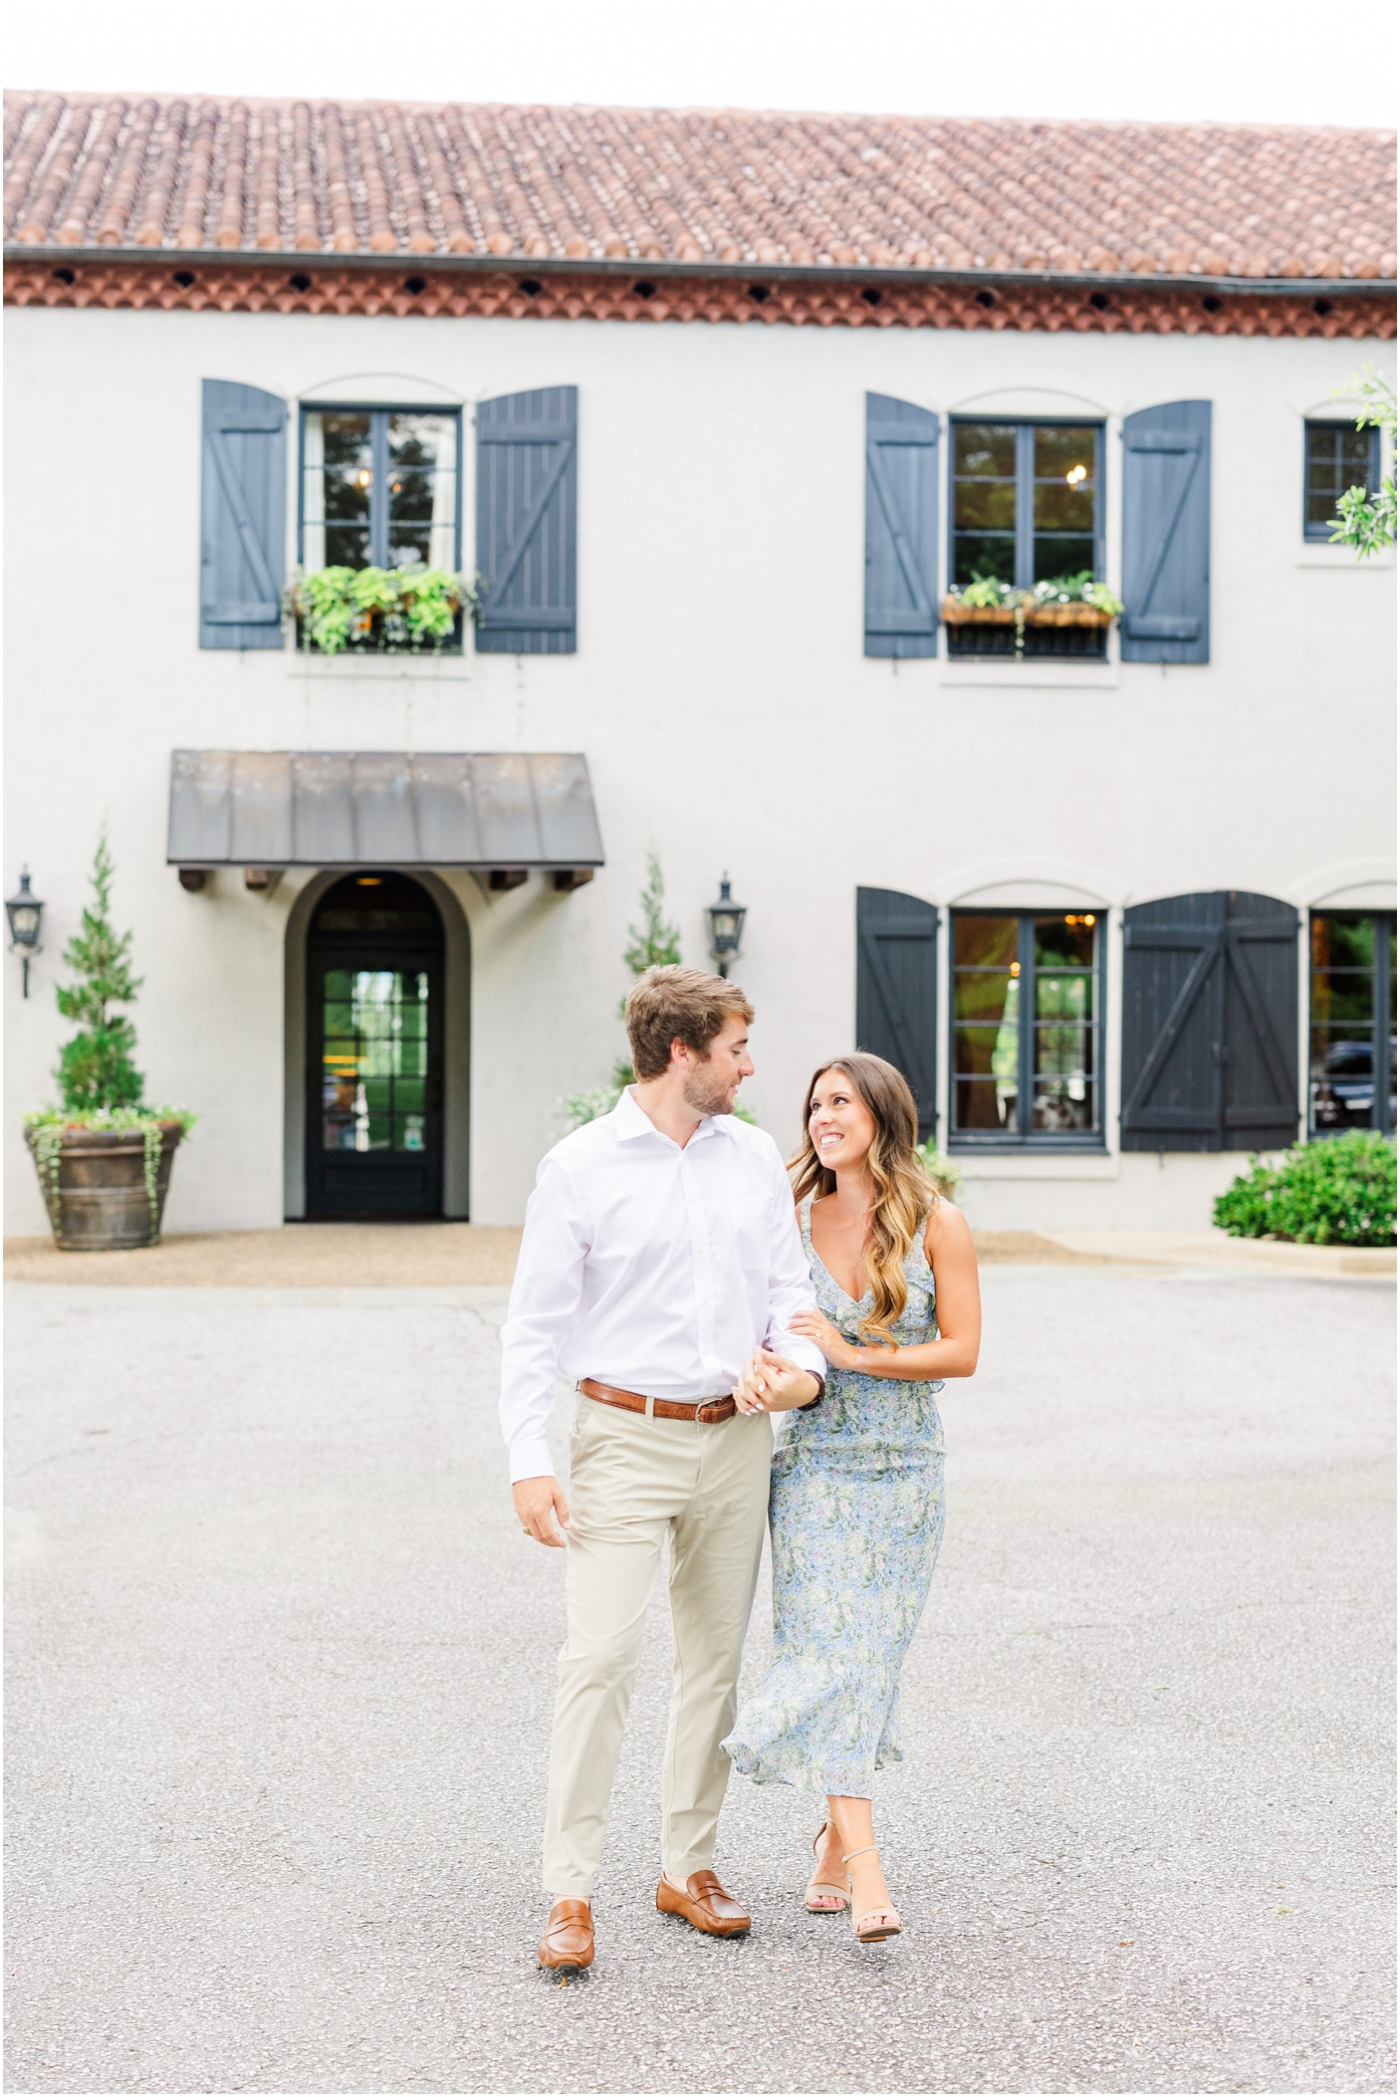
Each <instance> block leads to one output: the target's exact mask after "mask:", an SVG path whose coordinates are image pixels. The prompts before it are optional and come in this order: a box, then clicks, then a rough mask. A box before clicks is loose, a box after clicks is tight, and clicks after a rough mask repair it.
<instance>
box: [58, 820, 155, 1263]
mask: <svg viewBox="0 0 1400 2097" xmlns="http://www.w3.org/2000/svg"><path fill="white" fill-rule="evenodd" d="M112 878H113V867H112V855H111V849H110V847H109V845H108V842H107V831H106V826H105V825H104V826H103V828H102V830H101V831H100V833H99V835H98V840H97V852H96V856H95V858H94V860H93V868H92V885H93V891H94V903H93V905H92V906H91V907H89V908H87V909H85V910H84V911H83V920H82V925H81V927H80V929H79V931H78V932H77V933H76V934H75V936H74V937H73V938H72V939H71V940H70V941H69V943H68V945H67V947H66V948H65V950H64V956H63V958H64V960H65V961H66V962H67V964H68V966H69V967H70V968H71V969H75V970H76V971H77V973H78V981H77V982H76V983H71V984H66V985H65V984H61V985H60V986H59V988H58V993H57V996H58V1009H59V1011H60V1012H61V1013H62V1015H63V1017H64V1018H65V1019H76V1020H79V1021H81V1022H83V1024H82V1025H81V1026H80V1027H79V1030H78V1032H77V1033H76V1034H75V1035H74V1036H73V1038H72V1040H71V1041H68V1042H65V1044H64V1046H63V1049H62V1051H61V1052H60V1055H59V1061H58V1068H57V1070H56V1071H55V1073H54V1075H55V1077H56V1078H57V1079H58V1082H59V1090H60V1092H61V1094H62V1099H61V1103H60V1104H59V1105H57V1106H53V1107H41V1108H40V1109H38V1110H37V1112H34V1113H30V1114H26V1115H25V1117H24V1135H25V1141H26V1143H27V1144H28V1145H29V1148H30V1150H31V1152H32V1153H33V1156H34V1163H35V1167H36V1169H37V1171H38V1174H39V1190H40V1192H41V1193H42V1195H43V1197H44V1206H45V1208H46V1209H47V1210H48V1212H49V1220H50V1222H51V1223H52V1225H53V1232H54V1239H55V1242H56V1243H57V1244H58V1246H59V1247H60V1248H61V1249H62V1250H64V1251H78V1250H84V1251H92V1252H106V1251H111V1250H115V1249H117V1248H121V1247H135V1246H139V1245H155V1244H157V1243H158V1242H159V1239H160V1220H161V1214H162V1211H163V1209H164V1206H165V1196H166V1190H167V1189H168V1187H169V1184H170V1171H171V1165H172V1163H173V1160H174V1154H175V1149H176V1146H177V1145H178V1144H179V1143H180V1141H181V1140H182V1138H183V1137H185V1136H187V1135H188V1134H189V1132H190V1130H191V1129H192V1128H193V1127H194V1122H195V1117H194V1115H193V1114H190V1113H188V1112H187V1111H186V1110H185V1109H184V1108H183V1107H151V1106H144V1105H143V1104H142V1102H141V1095H142V1093H143V1091H144V1090H145V1080H144V1078H143V1077H142V1075H141V1073H140V1071H139V1070H138V1069H137V1068H136V1065H135V1063H134V1062H133V1060H132V1058H133V1053H134V1051H135V1048H136V1030H135V1028H134V1027H133V1026H132V1024H131V1021H130V1020H129V1019H128V1018H127V1017H126V1015H125V1013H121V1012H117V1011H114V1010H113V1007H114V1006H117V1005H129V1004H131V1003H132V1002H133V1000H134V999H135V997H136V993H137V991H138V990H139V989H140V988H141V982H140V978H139V977H137V976H134V975H133V974H132V971H131V934H130V933H129V932H118V931H117V930H116V928H115V927H114V925H113V923H112V915H111V892H112Z"/></svg>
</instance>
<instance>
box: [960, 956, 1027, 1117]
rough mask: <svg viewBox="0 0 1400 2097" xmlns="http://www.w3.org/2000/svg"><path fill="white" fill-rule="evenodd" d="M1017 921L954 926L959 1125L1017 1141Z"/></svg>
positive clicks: (1018, 999) (1018, 996)
mask: <svg viewBox="0 0 1400 2097" xmlns="http://www.w3.org/2000/svg"><path fill="white" fill-rule="evenodd" d="M1018 939H1019V923H1018V920H1017V919H1016V918H1014V917H964V916H962V915H959V916H957V917H955V918H954V919H953V1126H954V1128H957V1129H982V1130H986V1131H988V1132H992V1131H997V1130H999V1131H1001V1132H1002V1133H1003V1134H1010V1135H1015V1134H1016V1133H1017V1132H1018V1131H1017V1112H1018V1105H1019V1093H1020V1012H1021V985H1020V974H1021V965H1020V962H1019V961H1018V959H1017V951H1018Z"/></svg>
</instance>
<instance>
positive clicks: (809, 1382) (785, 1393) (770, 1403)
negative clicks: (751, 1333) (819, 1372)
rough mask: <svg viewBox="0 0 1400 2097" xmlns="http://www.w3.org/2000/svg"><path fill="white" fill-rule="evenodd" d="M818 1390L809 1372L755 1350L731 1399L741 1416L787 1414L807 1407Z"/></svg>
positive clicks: (780, 1356) (777, 1357) (764, 1351)
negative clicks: (746, 1414)
mask: <svg viewBox="0 0 1400 2097" xmlns="http://www.w3.org/2000/svg"><path fill="white" fill-rule="evenodd" d="M819 1388H820V1387H819V1385H818V1383H817V1379H816V1377H815V1376H814V1375H813V1374H812V1372H811V1370H810V1369H799V1368H798V1366H797V1363H796V1362H790V1361H788V1359H787V1358H786V1356H785V1355H781V1354H770V1353H769V1352H768V1350H767V1348H766V1347H756V1348H755V1349H754V1352H753V1354H752V1356H751V1357H750V1359H749V1361H748V1363H747V1365H746V1366H745V1368H744V1370H743V1371H742V1373H741V1375H740V1377H739V1381H738V1382H737V1383H736V1384H735V1386H734V1390H733V1394H732V1395H733V1398H734V1403H735V1404H736V1405H737V1406H738V1408H739V1410H740V1412H741V1413H786V1412H795V1411H797V1409H798V1408H799V1407H801V1406H804V1405H810V1404H811V1402H812V1400H813V1399H814V1398H815V1397H816V1395H817V1391H818V1389H819Z"/></svg>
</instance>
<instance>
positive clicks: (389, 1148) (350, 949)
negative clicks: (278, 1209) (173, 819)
mask: <svg viewBox="0 0 1400 2097" xmlns="http://www.w3.org/2000/svg"><path fill="white" fill-rule="evenodd" d="M306 961H307V980H306V1046H307V1058H306V1213H307V1215H308V1216H322V1217H325V1216H343V1217H350V1216H386V1217H387V1216H402V1217H410V1216H440V1215H441V1214H442V1118H443V1117H442V1100H443V974H444V971H443V929H442V919H441V917H440V916H439V914H438V909H437V905H436V904H435V903H434V901H433V899H432V897H431V896H430V895H429V894H428V892H427V890H426V889H425V888H423V887H422V886H421V885H420V884H419V883H418V882H417V881H412V880H410V879H409V877H408V876H407V875H406V874H395V873H388V872H384V873H378V872H374V871H372V870H369V869H366V870H365V871H364V872H360V873H354V874H348V875H347V876H346V877H345V879H344V880H343V881H337V882H336V884H335V886H334V887H333V888H330V889H327V891H326V893H325V895H324V896H323V897H322V898H321V901H320V903H319V904H318V905H317V908H316V911H315V913H314V915H313V917H312V920H311V926H310V930H309V932H308V935H307V942H306Z"/></svg>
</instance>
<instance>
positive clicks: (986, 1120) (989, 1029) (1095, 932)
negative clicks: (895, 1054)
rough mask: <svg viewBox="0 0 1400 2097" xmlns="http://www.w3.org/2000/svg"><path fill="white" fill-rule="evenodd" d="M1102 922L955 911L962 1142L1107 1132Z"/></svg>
mask: <svg viewBox="0 0 1400 2097" xmlns="http://www.w3.org/2000/svg"><path fill="white" fill-rule="evenodd" d="M1101 999H1102V990H1101V985H1100V946H1099V919H1098V915H1097V913H1095V912H1094V911H1073V912H1070V913H1069V914H1067V915H1066V914H1062V913H1057V914H1055V915H1053V916H1041V915H1032V914H1030V913H1029V912H1027V913H1018V914H1016V915H1014V916H1013V915H1004V916H1003V915H996V916H992V915H989V914H987V915H984V914H983V913H982V912H980V911H978V912H973V911H963V910H959V911H955V912H954V913H953V1007H952V1033H953V1058H952V1061H953V1110H952V1116H951V1124H952V1125H951V1140H952V1142H953V1143H954V1144H955V1145H956V1144H959V1143H961V1144H962V1145H964V1146H971V1145H974V1144H978V1143H995V1144H1006V1143H1031V1144H1046V1145H1054V1146H1058V1145H1062V1144H1067V1143H1068V1144H1079V1145H1081V1146H1092V1147H1095V1148H1097V1147H1098V1145H1099V1143H1100V1142H1101V1141H1102V1136H1101V1130H1102V1113H1103V1102H1102V1098H1101V1096H1100V1084H1101V1078H1100V1068H1101V1066H1100V1057H1099V1009H1100V1004H1101Z"/></svg>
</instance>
